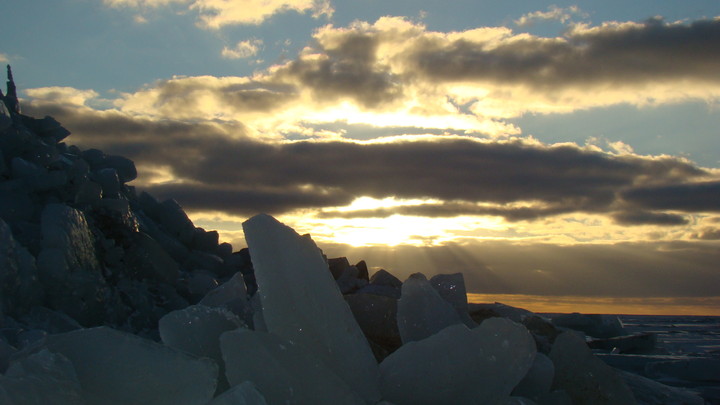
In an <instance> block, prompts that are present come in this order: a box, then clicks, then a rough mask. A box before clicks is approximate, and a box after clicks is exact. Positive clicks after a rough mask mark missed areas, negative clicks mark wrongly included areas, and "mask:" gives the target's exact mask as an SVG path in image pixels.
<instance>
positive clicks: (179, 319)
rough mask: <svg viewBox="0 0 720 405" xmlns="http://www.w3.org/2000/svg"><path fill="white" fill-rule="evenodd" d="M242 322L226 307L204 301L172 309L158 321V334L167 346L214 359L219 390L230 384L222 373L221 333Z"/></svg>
mask: <svg viewBox="0 0 720 405" xmlns="http://www.w3.org/2000/svg"><path fill="white" fill-rule="evenodd" d="M241 326H244V324H243V322H242V321H241V320H240V318H238V317H237V316H236V315H235V314H233V313H232V312H230V311H228V310H227V309H225V308H210V307H206V306H204V305H191V306H189V307H187V308H185V309H180V310H177V311H172V312H170V313H168V314H167V315H165V316H163V317H162V318H160V322H158V327H159V332H160V337H161V338H162V341H163V343H164V344H165V345H166V346H168V347H172V348H173V349H177V350H182V351H184V352H187V353H190V354H194V355H195V356H198V357H208V358H211V359H213V360H215V361H216V362H217V364H218V366H219V368H220V378H219V381H218V383H219V385H220V387H219V389H220V390H224V389H227V388H228V386H229V385H227V381H225V377H224V369H223V361H222V354H221V353H220V335H222V334H223V333H224V332H227V331H231V330H235V329H237V328H239V327H241Z"/></svg>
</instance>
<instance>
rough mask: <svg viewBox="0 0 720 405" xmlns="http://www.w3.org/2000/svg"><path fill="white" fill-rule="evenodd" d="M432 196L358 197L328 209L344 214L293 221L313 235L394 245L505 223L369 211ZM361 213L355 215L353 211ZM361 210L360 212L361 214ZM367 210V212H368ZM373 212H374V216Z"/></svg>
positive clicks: (434, 239)
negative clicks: (407, 197) (404, 197)
mask: <svg viewBox="0 0 720 405" xmlns="http://www.w3.org/2000/svg"><path fill="white" fill-rule="evenodd" d="M435 203H438V201H436V200H423V199H398V198H395V197H388V198H383V199H376V198H371V197H360V198H357V199H355V200H354V201H353V202H352V203H351V204H349V205H347V206H344V207H335V208H333V209H332V212H334V213H339V214H345V215H340V216H334V217H329V218H323V217H322V216H316V217H315V218H314V219H308V218H307V217H304V218H303V219H302V220H301V219H300V218H298V219H297V220H296V221H293V220H292V219H290V218H288V219H290V222H296V223H298V225H299V226H302V225H300V223H304V225H305V226H307V227H308V228H309V229H308V232H309V233H311V234H312V235H313V239H315V240H318V241H325V242H333V243H339V244H345V245H350V246H354V247H362V246H398V245H414V246H428V245H439V244H443V243H446V242H448V241H453V240H456V239H457V237H458V235H461V234H463V235H464V234H467V233H469V232H475V231H483V230H485V231H488V230H489V231H501V230H504V229H505V227H506V224H505V223H504V221H503V220H502V219H501V218H497V217H478V216H472V217H469V216H457V217H449V218H445V217H438V218H433V217H425V216H414V215H400V214H394V215H389V216H384V214H372V212H373V210H382V209H385V210H389V209H392V208H396V207H402V206H413V205H422V204H435ZM356 213H361V214H360V215H358V216H354V215H353V214H356ZM362 213H364V214H362ZM368 213H370V214H368ZM374 215H375V216H374Z"/></svg>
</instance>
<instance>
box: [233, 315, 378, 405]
mask: <svg viewBox="0 0 720 405" xmlns="http://www.w3.org/2000/svg"><path fill="white" fill-rule="evenodd" d="M220 347H221V349H222V354H223V359H224V361H225V367H226V376H227V379H228V381H229V382H230V385H237V384H240V383H241V382H243V381H252V382H253V383H254V384H255V385H256V386H257V387H258V389H259V390H260V392H262V394H263V396H264V397H265V400H266V401H267V403H268V404H269V405H304V404H307V405H362V404H364V403H365V402H364V401H363V399H362V398H361V397H360V396H359V395H358V394H357V393H355V392H354V391H353V390H352V389H350V387H348V385H347V384H346V383H345V382H344V381H342V380H341V379H340V378H339V377H338V376H337V375H336V374H335V373H334V372H333V371H332V370H330V369H329V368H328V367H327V366H326V365H325V363H324V362H322V361H321V360H320V359H318V358H317V356H315V355H314V353H311V352H309V351H306V350H305V348H304V347H302V346H301V345H297V344H294V343H292V342H290V341H288V340H286V339H282V338H280V337H278V336H275V335H273V334H271V333H267V332H256V331H252V330H249V329H238V330H235V331H231V332H225V333H223V334H222V336H221V337H220Z"/></svg>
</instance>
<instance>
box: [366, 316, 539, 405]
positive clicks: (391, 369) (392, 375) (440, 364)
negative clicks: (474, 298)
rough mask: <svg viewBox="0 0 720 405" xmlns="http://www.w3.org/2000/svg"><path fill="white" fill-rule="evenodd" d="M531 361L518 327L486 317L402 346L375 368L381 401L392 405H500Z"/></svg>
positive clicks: (531, 349)
mask: <svg viewBox="0 0 720 405" xmlns="http://www.w3.org/2000/svg"><path fill="white" fill-rule="evenodd" d="M534 357H535V342H534V341H533V338H532V336H531V335H530V333H529V332H528V331H527V329H525V327H523V326H522V325H519V324H517V323H514V322H512V321H509V320H507V319H502V318H491V319H488V320H486V321H484V322H483V323H482V324H481V325H480V326H479V327H477V328H475V329H472V330H470V329H468V328H467V327H466V326H465V325H462V324H457V325H452V326H449V327H447V328H445V329H443V330H442V331H440V332H438V333H436V334H434V335H432V336H430V337H429V338H426V339H423V340H420V341H416V342H410V343H408V344H405V345H403V346H402V347H400V348H399V349H398V350H397V351H395V352H394V353H393V354H391V355H390V356H388V357H387V358H386V359H385V360H384V361H383V362H382V363H381V364H380V387H381V391H382V393H383V398H384V399H387V400H388V401H391V402H393V403H395V404H397V405H425V404H427V405H432V404H484V405H485V404H487V405H494V404H504V403H505V401H507V400H508V398H509V397H510V392H511V391H512V389H513V387H514V386H515V385H517V383H518V382H519V381H520V380H521V379H522V378H523V376H524V375H525V374H526V373H527V371H528V369H529V368H530V366H531V364H532V362H533V359H534Z"/></svg>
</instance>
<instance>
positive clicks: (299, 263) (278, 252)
mask: <svg viewBox="0 0 720 405" xmlns="http://www.w3.org/2000/svg"><path fill="white" fill-rule="evenodd" d="M243 230H244V231H245V239H246V241H247V244H248V248H249V249H250V256H251V258H252V262H253V267H254V268H255V275H256V277H257V281H258V285H259V289H258V293H259V294H260V300H261V302H262V313H263V317H264V319H265V324H266V325H267V329H268V331H269V332H272V333H274V334H276V335H278V336H280V337H282V338H285V339H287V340H289V341H291V342H293V343H297V344H299V345H302V346H303V347H305V348H307V349H308V350H309V351H311V352H312V353H313V354H315V355H317V356H318V357H319V358H320V359H322V361H323V362H324V363H325V364H326V365H327V366H328V367H329V368H330V369H331V370H332V371H333V372H334V373H335V374H337V375H338V376H339V377H340V378H341V379H342V380H343V381H345V383H346V384H347V385H348V386H350V387H351V388H352V389H354V390H355V391H356V392H357V393H358V394H360V395H361V396H362V397H363V398H364V399H365V400H366V401H367V402H370V403H375V402H377V401H378V400H379V399H380V393H379V390H378V385H377V363H376V362H375V358H374V356H373V354H372V351H371V350H370V347H369V346H368V343H367V340H366V339H365V336H364V335H363V333H362V331H361V330H360V327H359V326H358V324H357V322H356V321H355V318H354V317H353V314H352V312H351V311H350V308H349V307H348V305H347V304H346V303H345V300H344V299H343V297H342V294H341V293H340V290H339V289H338V287H337V284H336V282H335V280H334V279H333V277H332V274H331V273H330V270H329V269H328V265H327V263H326V262H325V260H324V259H323V256H322V252H321V251H320V249H318V247H317V246H316V245H315V242H313V241H312V239H310V237H307V236H300V235H298V234H297V233H296V232H295V231H294V230H293V229H292V228H290V227H288V226H285V225H284V224H282V223H280V222H278V221H277V220H276V219H275V218H273V217H271V216H269V215H264V214H261V215H256V216H254V217H252V218H250V219H249V220H248V221H246V222H245V223H243Z"/></svg>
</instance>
